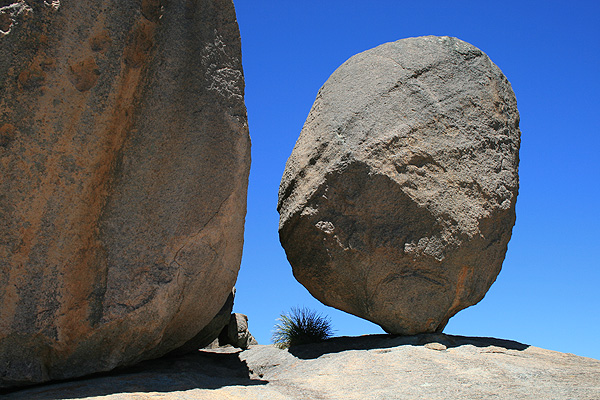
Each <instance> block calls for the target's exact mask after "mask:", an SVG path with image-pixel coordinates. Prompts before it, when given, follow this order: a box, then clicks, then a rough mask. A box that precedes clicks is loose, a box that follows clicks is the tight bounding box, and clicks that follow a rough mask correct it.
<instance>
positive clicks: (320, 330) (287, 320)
mask: <svg viewBox="0 0 600 400" xmlns="http://www.w3.org/2000/svg"><path fill="white" fill-rule="evenodd" d="M277 320H278V321H279V323H277V324H276V325H275V328H274V330H273V337H272V340H273V343H274V344H275V345H276V346H277V347H279V348H282V349H286V348H289V347H290V346H296V345H299V344H307V343H316V342H320V341H323V340H325V339H327V338H330V337H331V336H332V335H333V329H332V328H331V320H330V319H329V318H328V317H325V316H323V315H321V314H319V313H317V312H316V311H313V310H309V309H307V308H305V307H302V308H296V307H294V308H292V310H291V311H290V312H289V313H287V314H281V316H280V317H279V318H278V319H277Z"/></svg>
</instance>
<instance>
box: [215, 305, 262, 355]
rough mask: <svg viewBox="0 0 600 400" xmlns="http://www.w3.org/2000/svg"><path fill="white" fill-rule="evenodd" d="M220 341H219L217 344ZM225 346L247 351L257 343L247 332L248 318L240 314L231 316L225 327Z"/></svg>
mask: <svg viewBox="0 0 600 400" xmlns="http://www.w3.org/2000/svg"><path fill="white" fill-rule="evenodd" d="M220 342H221V341H219V344H221V343H220ZM226 342H227V344H230V345H232V346H233V347H239V348H240V349H247V348H248V347H250V346H252V345H257V344H258V342H257V341H256V339H254V336H252V334H251V333H250V331H249V330H248V316H246V315H244V314H240V313H233V314H231V318H230V319H229V324H228V325H227V340H226Z"/></svg>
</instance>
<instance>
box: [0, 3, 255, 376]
mask: <svg viewBox="0 0 600 400" xmlns="http://www.w3.org/2000/svg"><path fill="white" fill-rule="evenodd" d="M243 96H244V78H243V73H242V65H241V44H240V35H239V29H238V25H237V20H236V16H235V10H234V6H233V3H232V1H231V0H173V1H163V0H118V1H117V0H105V1H90V0H60V1H24V0H21V1H8V2H7V1H3V2H1V3H0V387H7V386H14V385H25V384H31V383H36V382H42V381H47V380H51V379H64V378H69V377H74V376H80V375H84V374H88V373H92V372H97V371H106V370H110V369H112V368H115V367H117V366H122V365H130V364H133V363H136V362H139V361H140V360H144V359H149V358H153V357H158V356H161V355H163V354H165V353H167V352H169V351H170V350H173V349H175V348H177V347H179V346H181V345H182V344H184V343H185V342H186V341H187V340H189V339H190V338H192V337H193V336H194V335H196V334H197V333H198V332H199V331H200V330H201V329H202V328H204V327H205V326H206V325H207V324H208V323H209V322H210V321H211V320H212V319H213V317H215V315H216V314H217V312H218V311H219V309H220V308H221V307H222V306H223V304H224V303H225V301H226V299H227V296H228V295H229V294H230V292H231V289H232V287H233V285H234V283H235V280H236V278H237V272H238V269H239V265H240V259H241V253H242V242H243V227H244V218H245V213H246V191H247V179H248V172H249V167H250V141H249V137H248V126H247V117H246V108H245V105H244V100H243Z"/></svg>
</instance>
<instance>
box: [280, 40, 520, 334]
mask: <svg viewBox="0 0 600 400" xmlns="http://www.w3.org/2000/svg"><path fill="white" fill-rule="evenodd" d="M519 146H520V130H519V113H518V110H517V103H516V99H515V95H514V93H513V91H512V88H511V85H510V83H509V82H508V80H507V78H506V77H505V76H504V74H503V73H502V72H501V71H500V69H499V68H498V67H497V66H496V65H495V64H494V63H493V62H492V61H491V60H490V59H489V57H487V56H486V55H485V54H484V53H483V52H482V51H481V50H479V49H477V48H476V47H474V46H472V45H470V44H468V43H465V42H463V41H461V40H459V39H456V38H451V37H435V36H427V37H419V38H409V39H403V40H399V41H397V42H393V43H386V44H383V45H381V46H378V47H376V48H374V49H371V50H368V51H365V52H364V53H360V54H358V55H356V56H354V57H352V58H350V59H349V60H348V61H346V62H345V63H344V64H343V65H342V66H340V67H339V68H338V69H337V70H336V71H335V72H334V73H333V74H332V75H331V77H330V78H329V79H328V80H327V82H326V83H325V84H324V85H323V87H322V88H321V89H320V90H319V93H318V95H317V98H316V100H315V102H314V105H313V107H312V109H311V111H310V114H309V115H308V118H307V120H306V123H305V125H304V127H303V129H302V132H301V134H300V137H299V139H298V141H297V143H296V146H295V147H294V150H293V152H292V154H291V156H290V157H289V159H288V161H287V164H286V167H285V171H284V174H283V177H282V180H281V185H280V188H279V203H278V211H279V213H280V224H279V236H280V240H281V244H282V246H283V247H284V249H285V251H286V254H287V258H288V260H289V262H290V264H291V265H292V268H293V273H294V276H295V277H296V279H297V280H298V281H299V282H300V283H302V284H303V285H304V286H305V287H306V288H307V289H308V290H309V291H310V293H311V294H312V295H313V296H314V297H316V298H317V299H318V300H320V301H321V302H323V303H325V304H326V305H329V306H332V307H335V308H337V309H340V310H343V311H346V312H348V313H351V314H354V315H356V316H359V317H362V318H365V319H368V320H370V321H372V322H374V323H377V324H379V325H380V326H381V327H382V328H383V329H384V330H385V331H386V332H389V333H396V334H405V335H406V334H416V333H423V332H441V331H442V330H443V328H444V327H445V326H446V324H447V322H448V320H449V319H450V318H451V317H452V316H453V315H455V314H456V313H457V312H459V311H460V310H462V309H464V308H466V307H469V306H471V305H473V304H476V303H477V302H479V301H480V300H481V299H482V298H483V297H484V295H485V294H486V292H487V291H488V289H489V288H490V286H491V285H492V283H493V282H494V280H495V279H496V276H497V275H498V273H499V272H500V269H501V267H502V262H503V260H504V257H505V254H506V250H507V245H508V242H509V240H510V237H511V233H512V227H513V225H514V223H515V203H516V199H517V192H518V182H519V181H518V164H519Z"/></svg>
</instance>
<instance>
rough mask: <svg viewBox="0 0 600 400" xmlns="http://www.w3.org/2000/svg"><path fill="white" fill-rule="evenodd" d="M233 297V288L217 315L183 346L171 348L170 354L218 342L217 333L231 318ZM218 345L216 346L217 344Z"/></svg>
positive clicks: (193, 349) (209, 345)
mask: <svg viewBox="0 0 600 400" xmlns="http://www.w3.org/2000/svg"><path fill="white" fill-rule="evenodd" d="M234 298H235V288H233V290H232V291H231V293H230V294H229V297H227V301H225V304H223V307H221V309H220V310H219V312H218V313H217V315H215V317H214V318H213V319H212V321H210V322H209V324H208V325H206V326H205V327H204V328H203V329H202V330H201V331H200V332H198V333H197V334H196V336H194V337H193V338H191V339H190V340H188V341H187V342H186V343H185V344H184V345H183V346H181V347H179V348H177V349H175V350H173V351H172V352H171V353H169V354H170V355H178V354H185V353H191V352H194V351H198V349H202V348H205V347H211V345H212V344H213V343H214V342H217V343H218V340H219V335H220V334H221V332H222V331H223V330H224V329H227V325H228V324H229V320H230V319H231V310H232V309H233V301H234ZM217 347H218V346H217Z"/></svg>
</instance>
